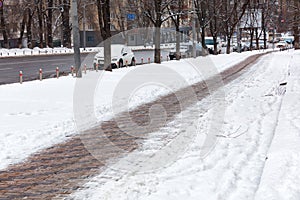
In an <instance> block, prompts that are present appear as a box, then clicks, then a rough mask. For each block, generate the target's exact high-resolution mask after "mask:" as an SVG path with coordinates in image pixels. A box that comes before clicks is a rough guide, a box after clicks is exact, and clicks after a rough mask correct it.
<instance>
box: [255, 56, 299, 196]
mask: <svg viewBox="0 0 300 200" xmlns="http://www.w3.org/2000/svg"><path fill="white" fill-rule="evenodd" d="M292 56H293V57H292V60H291V61H290V62H289V63H286V64H287V65H288V68H289V73H288V74H289V76H288V77H287V78H286V79H285V80H284V82H283V83H287V91H286V94H285V96H284V99H283V102H282V106H281V111H280V115H279V119H278V125H277V128H276V131H275V136H274V139H273V142H272V145H271V148H270V150H269V151H268V154H267V160H266V164H265V168H264V173H263V176H262V178H261V183H260V187H259V190H258V192H257V195H256V199H258V200H259V199H265V200H283V199H286V200H296V199H300V52H299V51H298V52H297V53H295V54H294V55H292Z"/></svg>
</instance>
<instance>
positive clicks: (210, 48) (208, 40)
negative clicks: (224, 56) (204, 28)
mask: <svg viewBox="0 0 300 200" xmlns="http://www.w3.org/2000/svg"><path fill="white" fill-rule="evenodd" d="M205 45H206V47H207V49H208V52H209V53H210V54H213V52H214V40H213V37H205ZM221 52H222V44H221V41H220V39H217V53H218V54H220V53H221Z"/></svg>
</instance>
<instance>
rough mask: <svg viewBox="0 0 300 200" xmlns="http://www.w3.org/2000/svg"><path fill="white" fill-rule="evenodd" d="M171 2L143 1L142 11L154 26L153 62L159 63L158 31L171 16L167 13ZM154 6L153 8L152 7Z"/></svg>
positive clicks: (163, 0) (168, 0) (164, 0)
mask: <svg viewBox="0 0 300 200" xmlns="http://www.w3.org/2000/svg"><path fill="white" fill-rule="evenodd" d="M172 1H173V0H143V1H142V4H143V9H144V14H145V16H146V17H148V18H149V20H150V21H151V22H152V24H153V25H154V44H155V50H154V62H155V63H160V62H161V52H160V29H161V26H162V24H163V22H165V21H166V20H168V19H169V18H170V17H171V16H170V15H169V12H168V9H167V8H168V5H170V4H172ZM153 5H154V6H153ZM153 8H154V9H153Z"/></svg>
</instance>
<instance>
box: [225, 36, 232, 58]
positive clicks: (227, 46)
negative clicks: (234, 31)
mask: <svg viewBox="0 0 300 200" xmlns="http://www.w3.org/2000/svg"><path fill="white" fill-rule="evenodd" d="M230 46H231V38H230V37H227V45H226V53H227V54H230Z"/></svg>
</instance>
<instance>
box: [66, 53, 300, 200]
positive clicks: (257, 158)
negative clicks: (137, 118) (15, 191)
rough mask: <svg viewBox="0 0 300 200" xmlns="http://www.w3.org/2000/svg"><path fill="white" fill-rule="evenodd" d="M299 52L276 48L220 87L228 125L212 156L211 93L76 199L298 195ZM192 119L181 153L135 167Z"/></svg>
mask: <svg viewBox="0 0 300 200" xmlns="http://www.w3.org/2000/svg"><path fill="white" fill-rule="evenodd" d="M299 58H300V52H299V51H295V52H294V51H289V52H279V53H273V54H271V55H268V56H266V57H264V59H262V60H260V61H259V62H258V63H256V64H255V65H254V66H253V67H251V69H250V70H248V71H247V72H246V73H245V74H243V75H242V76H241V77H238V78H237V79H235V80H234V81H232V82H230V83H228V84H227V85H225V87H224V88H222V89H223V90H224V91H225V94H226V114H225V117H224V125H223V131H222V133H219V134H218V142H217V144H216V146H215V148H214V150H213V151H212V152H211V153H210V154H208V156H207V157H206V158H204V159H203V157H201V156H200V155H201V148H202V143H203V141H204V140H205V133H206V130H207V128H208V126H209V124H211V123H213V122H212V121H210V120H211V114H212V113H211V112H212V109H213V107H214V106H215V105H216V103H217V101H214V100H213V99H210V98H209V97H208V98H205V99H203V100H202V101H201V102H199V103H198V104H197V105H194V106H191V107H189V108H188V109H187V110H185V111H183V112H182V113H181V114H180V115H178V117H177V118H176V119H175V120H174V121H173V122H171V123H169V124H168V126H167V127H165V128H163V129H161V130H160V131H158V132H155V133H152V134H150V136H149V138H148V140H146V141H145V143H144V146H143V147H142V148H141V149H139V150H137V151H135V152H133V153H132V154H131V155H128V156H127V157H125V158H123V159H122V160H120V161H119V162H118V163H116V164H115V165H113V166H111V167H110V168H109V169H107V170H106V171H105V172H103V173H101V174H100V175H99V176H96V177H93V178H91V180H90V181H89V182H88V183H87V184H85V186H84V188H83V189H81V190H78V191H77V192H76V193H74V194H72V195H71V196H70V199H89V200H90V199H97V200H98V199H110V200H111V199H130V200H132V199H153V200H157V199H164V200H166V199H172V200H174V199H195V200H196V199H197V200H198V199H212V200H215V199H218V200H224V199H226V200H227V199H232V200H236V199H254V198H255V197H256V199H259V200H260V199H274V200H275V199H276V200H280V199H299V198H300V195H299V194H300V189H299V180H300V179H299V163H300V156H299V151H297V150H299V146H298V145H299V140H300V135H299V124H300V122H299V116H300V109H297V108H298V107H299V98H300V93H299V88H300V82H299V74H300V70H299V69H297V67H298V68H299V63H300V62H299ZM286 82H287V85H286V84H285V83H286ZM286 90H287V92H285V91H286ZM199 108H200V109H201V110H202V111H203V112H201V113H199V112H198V111H199ZM180 116H186V118H184V119H181V117H180ZM193 120H197V121H198V123H199V127H201V128H200V129H199V132H198V134H197V136H196V137H195V138H194V139H193V142H192V143H191V144H190V145H188V146H187V147H186V148H185V151H184V152H182V154H181V155H180V156H179V157H178V159H176V160H174V161H173V162H171V163H169V164H168V165H162V166H161V167H160V168H157V169H156V170H154V171H144V170H143V169H139V168H136V165H137V163H136V160H137V159H140V158H141V157H143V156H147V155H148V154H149V153H150V154H151V153H153V154H155V153H156V152H159V151H160V150H161V149H162V148H163V147H165V146H166V145H168V144H166V143H165V140H164V141H162V140H160V138H166V137H167V138H169V139H170V140H172V139H173V138H176V137H178V136H179V135H180V134H184V132H181V131H180V130H184V129H188V128H189V126H190V125H191V123H190V121H193ZM179 122H180V123H179ZM181 126H182V127H181ZM273 137H274V141H273V142H272V140H273ZM167 141H168V140H167ZM271 144H272V145H271ZM270 146H271V148H270ZM178 148H182V147H178ZM150 157H151V156H150ZM163 159H164V158H162V160H161V162H162V161H163ZM130 163H133V164H132V165H131V164H130ZM124 164H126V168H124ZM138 164H140V165H142V164H141V163H138Z"/></svg>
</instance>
